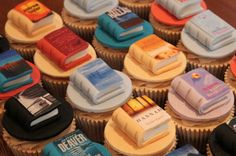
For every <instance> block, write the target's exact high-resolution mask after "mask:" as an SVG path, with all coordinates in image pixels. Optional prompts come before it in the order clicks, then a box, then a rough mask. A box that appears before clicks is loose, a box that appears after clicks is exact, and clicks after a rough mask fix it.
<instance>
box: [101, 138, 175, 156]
mask: <svg viewBox="0 0 236 156" xmlns="http://www.w3.org/2000/svg"><path fill="white" fill-rule="evenodd" d="M176 145H177V140H175V141H174V142H173V145H172V146H171V148H170V149H169V150H168V151H167V152H165V153H162V154H155V156H163V155H167V154H168V153H170V152H172V151H174V150H175V148H176ZM104 146H105V147H106V148H107V149H108V151H109V152H110V153H111V155H112V156H124V155H123V154H120V153H119V152H117V151H115V150H114V149H112V147H111V146H109V145H108V143H107V142H106V141H105V142H104Z"/></svg>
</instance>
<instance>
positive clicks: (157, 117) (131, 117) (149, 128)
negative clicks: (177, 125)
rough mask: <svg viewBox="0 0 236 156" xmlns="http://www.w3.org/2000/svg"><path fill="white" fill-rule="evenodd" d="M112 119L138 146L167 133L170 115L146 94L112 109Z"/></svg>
mask: <svg viewBox="0 0 236 156" xmlns="http://www.w3.org/2000/svg"><path fill="white" fill-rule="evenodd" d="M112 120H113V121H114V122H115V123H116V126H117V127H118V128H120V129H121V130H122V131H123V133H125V134H126V135H127V136H128V137H129V138H130V139H131V140H133V141H134V142H135V143H136V144H137V146H139V147H141V146H144V145H146V144H148V143H151V142H154V141H156V140H158V139H160V138H162V137H164V136H166V135H167V134H168V133H169V132H168V122H169V121H170V116H169V115H168V114H167V113H166V112H165V111H164V110H163V109H162V108H160V107H159V106H158V105H156V104H155V103H154V102H153V101H152V100H151V99H150V98H148V97H147V96H142V97H137V98H135V99H131V100H130V101H128V102H127V103H126V104H125V105H123V106H122V107H120V108H118V109H117V110H115V111H114V113H113V115H112Z"/></svg>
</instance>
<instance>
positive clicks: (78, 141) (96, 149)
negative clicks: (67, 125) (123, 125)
mask: <svg viewBox="0 0 236 156" xmlns="http://www.w3.org/2000/svg"><path fill="white" fill-rule="evenodd" d="M43 156H111V154H110V153H109V152H108V150H107V149H106V148H105V147H104V146H102V145H100V144H98V143H95V142H92V141H91V140H89V139H88V138H87V137H86V136H85V135H84V134H83V133H82V132H81V131H80V130H76V131H75V132H72V133H70V134H68V135H66V136H64V137H63V138H61V139H58V140H55V141H54V142H52V143H50V144H48V145H46V146H45V148H44V149H43Z"/></svg>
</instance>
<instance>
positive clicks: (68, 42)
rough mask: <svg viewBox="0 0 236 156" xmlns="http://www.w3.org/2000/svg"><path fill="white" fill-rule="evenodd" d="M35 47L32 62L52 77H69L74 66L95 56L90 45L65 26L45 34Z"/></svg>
mask: <svg viewBox="0 0 236 156" xmlns="http://www.w3.org/2000/svg"><path fill="white" fill-rule="evenodd" d="M37 47H38V49H39V50H38V51H37V52H36V54H35V56H34V62H35V64H36V65H37V67H38V68H39V69H40V71H42V72H43V73H44V74H46V75H49V76H52V77H69V75H70V74H71V73H72V72H73V71H74V69H75V68H76V67H79V66H82V65H84V64H86V63H88V62H89V61H91V60H94V59H95V58H96V53H95V51H94V49H93V48H92V46H91V45H89V44H88V43H87V42H86V41H84V40H83V39H81V38H80V37H79V36H77V35H76V34H75V33H73V32H72V31H71V30H69V29H68V28H66V27H63V28H60V29H58V30H55V31H53V32H51V33H50V34H48V35H46V36H45V37H44V38H43V39H41V40H40V41H39V42H38V43H37Z"/></svg>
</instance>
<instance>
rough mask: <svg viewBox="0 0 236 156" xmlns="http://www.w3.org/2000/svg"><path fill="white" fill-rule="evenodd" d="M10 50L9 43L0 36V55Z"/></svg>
mask: <svg viewBox="0 0 236 156" xmlns="http://www.w3.org/2000/svg"><path fill="white" fill-rule="evenodd" d="M9 49H10V45H9V41H8V40H7V38H6V37H4V36H2V35H1V34H0V53H1V52H4V51H7V50H9Z"/></svg>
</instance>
